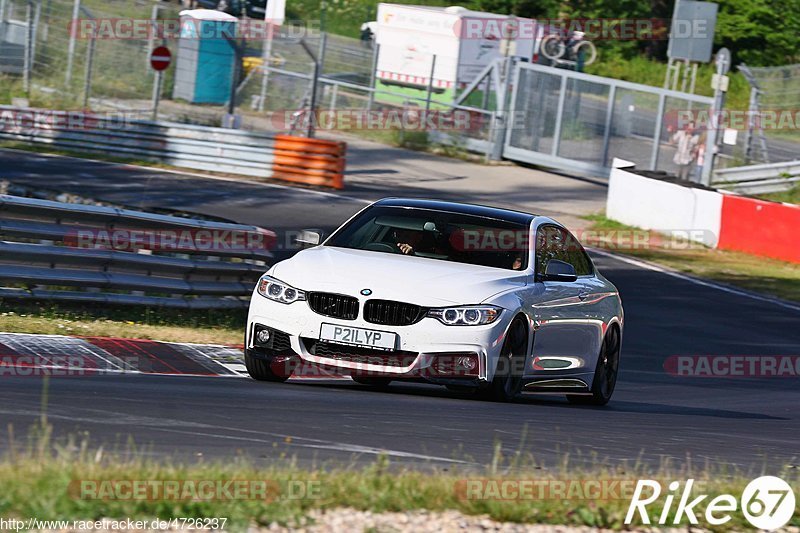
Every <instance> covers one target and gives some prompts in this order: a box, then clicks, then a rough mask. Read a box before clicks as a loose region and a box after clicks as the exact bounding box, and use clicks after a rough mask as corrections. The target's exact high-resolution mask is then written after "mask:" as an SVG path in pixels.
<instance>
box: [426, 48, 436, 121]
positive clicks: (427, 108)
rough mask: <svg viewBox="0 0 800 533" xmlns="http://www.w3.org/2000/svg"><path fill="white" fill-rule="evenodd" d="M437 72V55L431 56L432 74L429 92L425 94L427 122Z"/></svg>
mask: <svg viewBox="0 0 800 533" xmlns="http://www.w3.org/2000/svg"><path fill="white" fill-rule="evenodd" d="M435 70H436V54H433V55H432V56H431V74H430V76H428V91H427V93H426V94H425V121H427V120H428V111H430V109H431V95H432V94H433V73H434V71H435Z"/></svg>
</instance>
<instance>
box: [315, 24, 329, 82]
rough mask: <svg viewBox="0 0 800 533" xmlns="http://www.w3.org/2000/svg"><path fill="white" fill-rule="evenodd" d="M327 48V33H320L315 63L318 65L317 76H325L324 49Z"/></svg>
mask: <svg viewBox="0 0 800 533" xmlns="http://www.w3.org/2000/svg"><path fill="white" fill-rule="evenodd" d="M326 48H328V32H322V33H321V34H320V36H319V50H318V51H317V63H319V75H320V76H322V75H323V74H325V49H326Z"/></svg>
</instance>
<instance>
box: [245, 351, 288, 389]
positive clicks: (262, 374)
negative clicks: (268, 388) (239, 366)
mask: <svg viewBox="0 0 800 533" xmlns="http://www.w3.org/2000/svg"><path fill="white" fill-rule="evenodd" d="M244 366H245V367H246V368H247V373H248V374H250V377H251V378H253V379H255V380H257V381H271V382H273V383H283V382H284V381H286V380H287V379H289V378H290V377H291V375H292V374H291V373H289V374H288V375H286V373H285V372H281V371H279V370H280V369H282V368H285V367H286V362H285V361H280V362H279V361H278V360H276V359H273V358H269V359H258V358H256V357H254V356H253V355H252V354H251V353H250V350H245V351H244Z"/></svg>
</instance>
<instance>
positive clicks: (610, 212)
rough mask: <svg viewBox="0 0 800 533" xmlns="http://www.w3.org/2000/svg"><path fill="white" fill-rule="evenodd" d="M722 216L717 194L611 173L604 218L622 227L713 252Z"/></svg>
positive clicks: (619, 170)
mask: <svg viewBox="0 0 800 533" xmlns="http://www.w3.org/2000/svg"><path fill="white" fill-rule="evenodd" d="M721 212H722V194H721V193H719V192H716V191H708V190H705V189H697V188H693V187H686V186H683V185H678V184H675V183H670V182H666V181H662V180H657V179H653V178H648V177H645V176H640V175H638V174H634V173H632V172H629V171H628V170H625V169H624V168H614V169H612V170H611V176H610V180H609V187H608V199H607V203H606V216H607V217H608V218H610V219H613V220H616V221H618V222H622V223H623V224H627V225H629V226H636V227H638V228H642V229H647V230H654V231H658V232H661V233H665V234H668V235H671V236H673V237H675V238H677V239H689V240H692V241H696V242H701V243H703V244H705V245H706V246H710V247H713V248H715V247H716V246H717V242H718V240H719V230H720V217H721Z"/></svg>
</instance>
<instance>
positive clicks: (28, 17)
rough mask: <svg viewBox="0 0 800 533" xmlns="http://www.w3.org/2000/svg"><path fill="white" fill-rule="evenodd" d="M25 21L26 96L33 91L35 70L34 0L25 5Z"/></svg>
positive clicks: (24, 89) (24, 83)
mask: <svg viewBox="0 0 800 533" xmlns="http://www.w3.org/2000/svg"><path fill="white" fill-rule="evenodd" d="M25 21H26V22H27V28H26V29H27V37H26V39H25V58H24V63H25V66H24V68H23V78H22V90H23V91H25V96H30V93H31V72H32V70H33V55H32V54H33V0H28V3H27V5H26V7H25Z"/></svg>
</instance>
